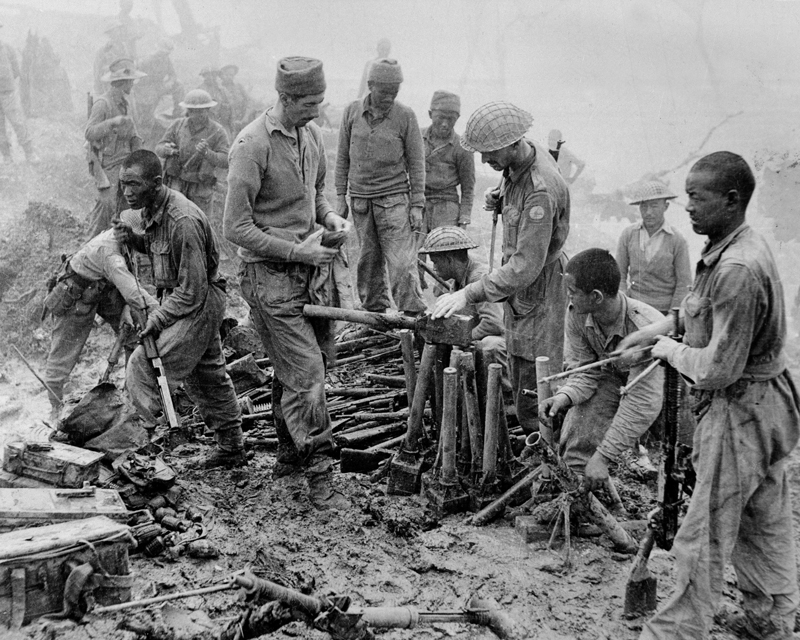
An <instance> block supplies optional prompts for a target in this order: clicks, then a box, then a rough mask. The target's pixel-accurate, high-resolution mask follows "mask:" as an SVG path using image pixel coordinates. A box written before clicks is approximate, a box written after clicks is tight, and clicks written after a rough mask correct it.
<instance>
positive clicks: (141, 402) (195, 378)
mask: <svg viewBox="0 0 800 640" xmlns="http://www.w3.org/2000/svg"><path fill="white" fill-rule="evenodd" d="M224 312H225V292H224V291H223V290H222V289H221V288H219V287H217V286H215V285H209V287H208V295H207V296H206V301H205V304H204V305H203V308H202V309H200V310H199V311H198V312H197V313H195V314H194V315H192V316H189V317H187V318H182V319H180V320H178V321H177V322H176V323H175V324H173V325H170V326H169V327H167V328H166V329H164V331H162V332H161V335H159V336H158V340H157V341H156V346H157V347H158V352H159V354H160V356H161V362H162V363H163V365H164V369H165V371H166V374H167V381H168V382H169V387H170V391H171V392H173V393H174V391H175V389H177V388H178V386H180V385H181V384H183V385H184V388H185V389H186V393H187V394H188V395H189V398H191V400H192V401H193V402H194V403H195V404H196V405H197V407H198V409H199V411H200V416H201V417H202V418H203V422H205V423H206V426H207V427H208V428H209V429H211V430H212V431H215V432H225V431H229V430H232V429H238V430H240V429H241V426H242V416H241V412H240V410H239V402H238V401H237V399H236V391H235V390H234V388H233V383H232V382H231V379H230V377H229V376H228V373H227V372H226V371H225V358H224V356H223V354H222V341H221V340H220V337H219V327H220V324H222V318H223V315H224ZM125 387H126V389H127V390H128V393H129V394H130V397H131V401H132V402H133V404H134V406H135V407H136V409H137V410H138V411H139V414H140V415H141V416H142V418H144V420H145V421H146V422H148V423H149V424H151V425H152V424H155V422H156V416H157V415H158V414H159V413H161V412H162V411H163V407H162V405H161V396H160V395H159V392H158V384H157V382H156V374H155V370H154V369H153V365H152V363H151V362H150V360H148V359H147V356H146V355H145V352H144V347H142V346H141V345H140V346H138V347H137V348H136V350H135V351H134V352H133V354H132V355H131V357H130V359H129V360H128V367H127V369H126V375H125ZM239 438H241V432H239Z"/></svg>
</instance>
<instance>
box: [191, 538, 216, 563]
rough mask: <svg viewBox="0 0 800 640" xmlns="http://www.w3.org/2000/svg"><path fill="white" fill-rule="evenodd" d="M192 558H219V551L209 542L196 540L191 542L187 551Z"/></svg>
mask: <svg viewBox="0 0 800 640" xmlns="http://www.w3.org/2000/svg"><path fill="white" fill-rule="evenodd" d="M186 551H187V553H188V554H189V555H190V556H191V557H192V558H217V557H219V551H218V550H217V548H216V547H215V546H214V545H213V544H211V543H210V542H209V541H208V540H205V539H203V540H195V541H194V542H190V543H189V545H188V546H187V549H186Z"/></svg>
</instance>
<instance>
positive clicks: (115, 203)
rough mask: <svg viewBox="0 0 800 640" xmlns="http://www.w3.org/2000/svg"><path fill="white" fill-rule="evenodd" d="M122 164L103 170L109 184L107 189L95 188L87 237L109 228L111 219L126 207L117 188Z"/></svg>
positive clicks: (92, 236)
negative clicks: (94, 198)
mask: <svg viewBox="0 0 800 640" xmlns="http://www.w3.org/2000/svg"><path fill="white" fill-rule="evenodd" d="M121 167H122V165H117V166H116V167H111V168H106V167H103V171H105V172H106V176H108V181H109V182H110V183H111V186H110V187H109V188H108V189H98V190H97V200H96V201H95V203H94V207H93V208H92V210H91V211H90V212H89V229H88V237H89V238H94V237H95V236H96V235H97V234H98V233H102V232H103V231H105V230H106V229H110V228H111V220H112V219H113V218H114V216H115V215H116V214H118V213H119V212H120V211H124V210H125V209H128V208H129V207H128V204H127V202H125V198H124V197H123V196H122V191H120V189H119V171H120V168H121Z"/></svg>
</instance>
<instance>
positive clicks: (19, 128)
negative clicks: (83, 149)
mask: <svg viewBox="0 0 800 640" xmlns="http://www.w3.org/2000/svg"><path fill="white" fill-rule="evenodd" d="M2 26H3V25H2V24H0V27H2ZM17 78H19V64H18V63H17V56H16V54H15V53H14V50H13V49H12V48H11V47H9V46H8V45H7V44H6V43H5V42H0V154H2V156H3V160H5V161H11V142H10V141H9V139H8V137H7V135H6V120H8V121H9V123H11V126H12V127H14V131H16V133H17V142H18V143H19V146H20V147H22V150H23V151H24V152H25V157H26V158H27V159H28V162H31V163H36V162H39V156H37V155H36V152H35V151H34V150H33V142H31V137H30V135H29V133H28V126H27V124H26V123H25V114H24V113H23V112H22V103H21V102H20V100H19V91H17Z"/></svg>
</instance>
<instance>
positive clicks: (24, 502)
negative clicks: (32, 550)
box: [0, 486, 131, 529]
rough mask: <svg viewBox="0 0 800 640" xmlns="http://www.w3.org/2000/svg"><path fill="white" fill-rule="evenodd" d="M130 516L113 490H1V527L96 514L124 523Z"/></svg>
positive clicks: (89, 516)
mask: <svg viewBox="0 0 800 640" xmlns="http://www.w3.org/2000/svg"><path fill="white" fill-rule="evenodd" d="M130 515H131V513H130V512H129V511H128V509H127V508H126V507H125V503H124V502H122V498H120V496H119V493H118V492H117V491H115V490H114V489H98V488H96V487H91V486H86V487H84V488H82V489H54V488H53V487H48V488H46V489H0V529H2V528H6V527H17V526H23V527H26V526H31V525H34V524H44V523H50V522H63V521H66V520H80V519H82V518H91V517H93V516H106V517H108V518H111V519H113V520H116V521H118V522H125V521H127V519H128V518H129V517H130Z"/></svg>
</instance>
